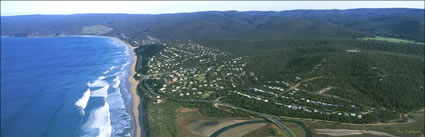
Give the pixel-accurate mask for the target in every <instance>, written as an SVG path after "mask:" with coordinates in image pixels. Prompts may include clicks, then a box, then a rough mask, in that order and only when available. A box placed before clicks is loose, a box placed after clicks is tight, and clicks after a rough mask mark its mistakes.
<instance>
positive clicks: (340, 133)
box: [315, 129, 397, 137]
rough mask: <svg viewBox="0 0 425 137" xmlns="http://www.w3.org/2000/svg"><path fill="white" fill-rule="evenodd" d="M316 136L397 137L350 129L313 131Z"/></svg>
mask: <svg viewBox="0 0 425 137" xmlns="http://www.w3.org/2000/svg"><path fill="white" fill-rule="evenodd" d="M315 130H316V131H317V134H326V135H329V136H353V135H361V134H371V135H376V136H387V137H397V136H394V135H391V134H388V133H384V132H379V131H372V130H350V129H315Z"/></svg>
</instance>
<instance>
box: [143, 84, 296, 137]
mask: <svg viewBox="0 0 425 137" xmlns="http://www.w3.org/2000/svg"><path fill="white" fill-rule="evenodd" d="M143 83H144V84H145V87H146V88H147V89H148V91H149V92H150V93H151V94H152V95H155V96H161V95H160V94H158V93H156V92H155V91H153V89H152V88H151V87H150V86H149V84H147V82H146V79H144V80H143ZM165 98H167V99H170V100H175V101H183V102H203V103H211V104H215V105H217V106H219V105H221V106H225V107H229V108H232V109H238V110H242V111H245V112H248V113H252V114H255V115H258V116H259V117H263V118H264V119H266V120H268V121H270V122H272V123H274V124H275V125H276V126H278V127H279V128H280V129H282V130H284V131H285V132H286V133H287V135H288V136H289V137H296V136H295V135H294V134H292V132H291V130H290V129H289V128H288V127H286V126H285V125H284V124H283V123H281V122H280V121H278V120H276V119H275V118H278V117H277V116H274V115H269V114H265V113H260V112H256V111H252V110H248V109H244V108H241V107H237V106H233V105H232V104H228V103H223V102H220V101H218V100H214V101H211V100H195V99H178V98H172V97H165Z"/></svg>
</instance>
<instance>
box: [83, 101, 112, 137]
mask: <svg viewBox="0 0 425 137" xmlns="http://www.w3.org/2000/svg"><path fill="white" fill-rule="evenodd" d="M110 117H111V114H110V112H109V104H108V102H107V101H106V99H105V104H104V105H103V106H102V107H100V108H98V109H96V110H94V111H93V112H91V113H90V116H89V118H88V120H87V122H86V123H85V124H84V125H83V129H84V130H85V131H86V132H88V133H87V134H85V135H83V136H87V137H88V136H94V135H95V134H96V133H97V137H110V136H111V132H112V125H111V119H110Z"/></svg>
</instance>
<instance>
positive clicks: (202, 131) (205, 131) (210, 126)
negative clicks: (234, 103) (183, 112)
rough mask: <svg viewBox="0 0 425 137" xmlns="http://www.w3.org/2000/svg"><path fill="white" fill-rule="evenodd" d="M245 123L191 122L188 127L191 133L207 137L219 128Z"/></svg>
mask: <svg viewBox="0 0 425 137" xmlns="http://www.w3.org/2000/svg"><path fill="white" fill-rule="evenodd" d="M245 121H246V120H196V121H193V122H191V123H190V124H189V125H188V127H189V129H190V130H191V132H192V133H195V134H198V135H201V136H203V137H209V136H211V135H212V134H213V133H214V132H215V131H217V130H219V129H221V128H224V127H227V126H230V125H233V124H236V123H240V122H245ZM248 133H249V132H248Z"/></svg>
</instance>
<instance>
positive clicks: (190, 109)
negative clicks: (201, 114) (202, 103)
mask: <svg viewBox="0 0 425 137" xmlns="http://www.w3.org/2000/svg"><path fill="white" fill-rule="evenodd" d="M198 110H199V109H198V108H179V109H178V111H179V112H182V113H187V112H194V111H198Z"/></svg>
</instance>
